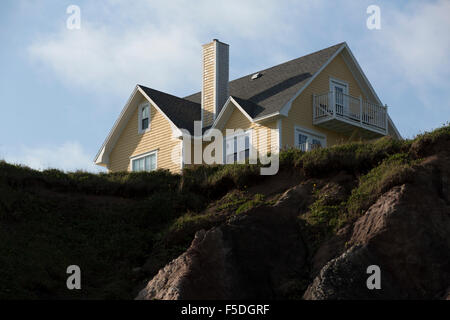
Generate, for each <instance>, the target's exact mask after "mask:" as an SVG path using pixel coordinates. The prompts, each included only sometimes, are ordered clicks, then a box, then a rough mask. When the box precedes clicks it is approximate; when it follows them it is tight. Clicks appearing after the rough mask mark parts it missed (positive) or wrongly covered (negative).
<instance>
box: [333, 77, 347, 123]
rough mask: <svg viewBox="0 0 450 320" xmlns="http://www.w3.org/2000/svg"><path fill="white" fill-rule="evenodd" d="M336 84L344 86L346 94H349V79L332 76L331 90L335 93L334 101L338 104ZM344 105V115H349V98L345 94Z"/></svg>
mask: <svg viewBox="0 0 450 320" xmlns="http://www.w3.org/2000/svg"><path fill="white" fill-rule="evenodd" d="M335 85H337V86H339V87H342V88H343V93H344V95H348V94H349V93H348V90H349V85H348V82H347V81H344V80H340V79H336V78H333V77H330V91H331V92H332V93H333V101H334V104H335V105H336V95H335ZM342 107H343V113H344V115H348V112H349V107H348V98H346V97H345V96H344V97H343V101H342Z"/></svg>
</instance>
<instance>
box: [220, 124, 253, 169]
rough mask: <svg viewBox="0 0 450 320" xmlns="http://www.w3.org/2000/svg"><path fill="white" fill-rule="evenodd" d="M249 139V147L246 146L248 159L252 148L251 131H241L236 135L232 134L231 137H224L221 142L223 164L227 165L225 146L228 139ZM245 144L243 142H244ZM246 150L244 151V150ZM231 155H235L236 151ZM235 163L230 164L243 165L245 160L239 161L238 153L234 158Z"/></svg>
mask: <svg viewBox="0 0 450 320" xmlns="http://www.w3.org/2000/svg"><path fill="white" fill-rule="evenodd" d="M247 135H248V137H249V146H248V152H249V159H250V157H251V156H252V147H253V130H252V129H247V130H243V132H238V133H234V134H232V135H228V136H225V137H224V141H223V163H224V164H228V163H227V150H226V146H227V140H230V139H233V140H234V139H235V138H237V137H239V136H247ZM244 143H245V140H244ZM233 145H234V141H233ZM244 150H246V149H244ZM233 151H234V152H233V154H235V153H237V150H233ZM236 158H237V159H236V162H232V163H243V162H245V160H246V159H239V153H238V154H237V157H236Z"/></svg>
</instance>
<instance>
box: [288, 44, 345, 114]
mask: <svg viewBox="0 0 450 320" xmlns="http://www.w3.org/2000/svg"><path fill="white" fill-rule="evenodd" d="M346 47H347V43H343V44H342V46H341V47H340V48H339V49H337V50H336V52H335V53H333V55H332V56H331V57H330V58H329V59H328V60H327V62H325V63H324V64H323V65H322V66H321V67H320V69H319V70H317V72H316V73H315V74H313V76H312V77H311V78H310V79H309V80H308V82H306V83H305V85H304V86H303V87H302V88H301V89H300V90H299V91H297V93H296V94H295V95H294V96H293V97H292V98H291V99H289V101H288V102H287V103H286V104H285V105H284V106H283V107H282V108H281V110H280V114H282V115H284V116H287V115H288V114H289V110H291V107H292V102H293V101H294V100H295V99H296V98H297V97H298V96H299V95H300V94H301V93H302V92H303V91H304V90H305V89H306V88H307V87H308V86H309V85H310V84H311V82H313V80H314V79H315V78H316V77H317V76H318V75H319V74H320V73H321V72H322V71H323V69H325V68H326V67H327V66H328V65H329V64H330V62H331V61H333V59H334V58H336V57H337V55H338V54H339V53H341V51H342V50H343V49H344V48H346Z"/></svg>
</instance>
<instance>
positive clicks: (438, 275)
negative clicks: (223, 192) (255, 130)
mask: <svg viewBox="0 0 450 320" xmlns="http://www.w3.org/2000/svg"><path fill="white" fill-rule="evenodd" d="M430 150H432V151H433V150H434V149H430V147H427V146H425V145H420V146H419V145H418V146H416V149H415V151H414V152H416V153H417V154H418V155H420V154H428V153H429V152H431V151H430ZM449 180H450V158H449V154H448V152H441V153H440V154H439V156H430V157H428V158H426V159H424V160H423V161H422V162H421V164H420V165H416V166H415V168H414V179H412V182H410V183H408V184H404V185H401V186H396V187H394V188H392V189H390V190H388V191H387V192H385V193H384V194H382V195H381V196H380V197H379V198H378V200H377V201H376V202H375V203H374V204H373V205H372V206H371V207H370V208H369V209H368V210H367V211H366V213H365V214H364V215H363V216H361V217H360V218H359V219H357V221H356V222H354V223H353V224H349V225H347V226H346V227H345V228H343V229H341V230H339V231H338V232H337V234H336V235H335V236H334V237H332V238H331V239H328V240H327V241H325V242H324V243H322V245H321V246H320V248H319V249H318V250H317V251H316V252H315V254H314V256H311V255H312V254H310V253H308V249H307V248H309V247H311V246H310V245H309V244H308V243H305V242H304V239H303V237H302V234H301V231H300V227H299V224H298V220H297V216H298V214H299V213H302V212H305V211H306V210H308V207H309V206H310V205H311V203H312V202H313V201H315V195H314V193H315V192H314V190H317V188H320V190H321V192H323V194H326V195H325V196H324V197H323V200H324V201H325V202H326V203H327V204H338V203H340V202H341V201H344V200H345V199H346V198H347V197H348V195H349V193H350V190H351V189H352V188H354V186H355V180H354V177H353V176H350V175H347V174H345V173H339V174H338V175H336V176H334V177H331V178H329V180H328V181H323V180H322V181H315V180H307V181H306V182H303V183H302V184H299V185H297V186H294V187H292V188H290V189H288V190H287V191H286V192H284V193H283V194H282V195H281V196H280V197H279V199H278V201H277V203H276V204H275V205H273V206H268V205H266V206H260V207H258V208H255V209H253V210H250V211H249V212H247V213H246V214H243V215H232V216H231V218H230V219H228V221H227V222H225V223H223V224H222V225H221V226H219V227H216V228H213V229H210V230H209V231H206V232H205V231H201V232H198V233H197V235H196V237H195V239H194V241H193V242H192V244H191V246H190V248H189V249H188V250H187V251H186V252H185V253H184V254H182V255H181V256H180V257H178V258H177V259H175V260H173V261H172V262H171V263H169V264H168V265H167V266H166V267H164V268H163V269H161V270H160V271H159V273H158V274H157V275H156V276H155V277H154V278H153V279H152V280H151V281H150V282H149V283H148V284H147V286H146V287H145V288H144V289H143V290H142V291H141V292H140V293H139V295H138V297H137V299H274V298H286V297H293V296H295V297H297V296H298V295H300V296H303V297H304V298H305V299H450V289H449V288H450V191H449V190H450V187H449ZM316 183H317V185H316ZM370 265H377V266H379V267H380V270H381V289H379V290H378V289H373V290H369V289H368V287H367V284H366V281H367V279H368V278H369V276H370V274H368V273H367V267H369V266H370ZM311 280H312V283H310V281H311ZM308 284H309V286H308ZM305 290H306V291H305ZM299 291H300V294H299Z"/></svg>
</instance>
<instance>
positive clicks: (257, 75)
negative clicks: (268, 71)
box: [252, 72, 262, 80]
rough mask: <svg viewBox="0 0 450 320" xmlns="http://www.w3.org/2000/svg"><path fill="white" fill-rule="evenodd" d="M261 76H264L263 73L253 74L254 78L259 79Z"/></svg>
mask: <svg viewBox="0 0 450 320" xmlns="http://www.w3.org/2000/svg"><path fill="white" fill-rule="evenodd" d="M261 76H262V73H260V72H257V73H255V74H254V75H252V80H255V79H258V78H259V77H261Z"/></svg>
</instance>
